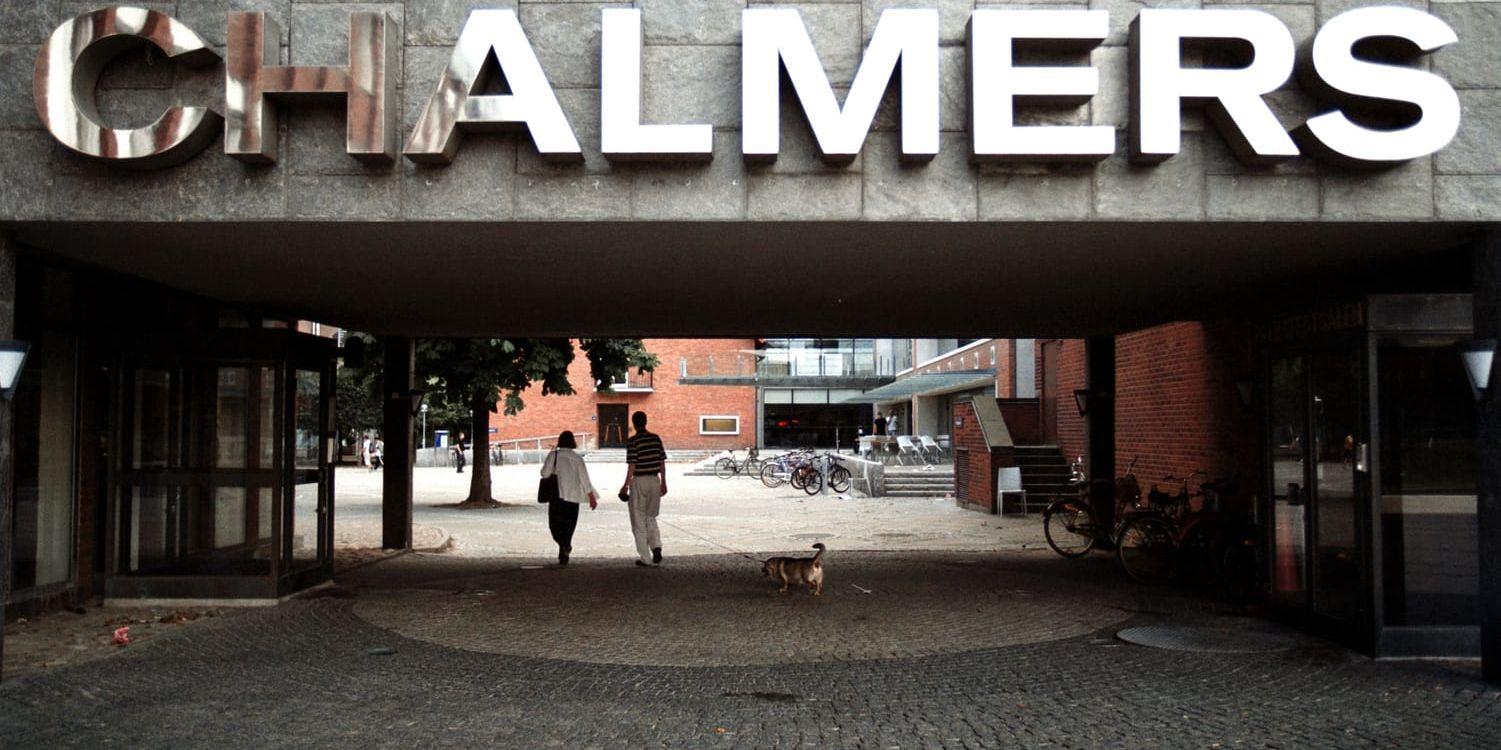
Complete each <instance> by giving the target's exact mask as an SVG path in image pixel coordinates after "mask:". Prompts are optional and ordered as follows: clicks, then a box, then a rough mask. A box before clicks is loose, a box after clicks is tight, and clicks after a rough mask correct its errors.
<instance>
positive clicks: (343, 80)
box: [33, 6, 1460, 168]
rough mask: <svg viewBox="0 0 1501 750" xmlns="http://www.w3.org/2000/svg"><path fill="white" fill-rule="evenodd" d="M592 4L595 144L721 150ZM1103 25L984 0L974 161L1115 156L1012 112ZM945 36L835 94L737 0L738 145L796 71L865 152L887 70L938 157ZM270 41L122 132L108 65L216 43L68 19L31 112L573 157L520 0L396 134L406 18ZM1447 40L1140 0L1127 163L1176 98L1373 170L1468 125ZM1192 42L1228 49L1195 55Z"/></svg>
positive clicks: (204, 134)
mask: <svg viewBox="0 0 1501 750" xmlns="http://www.w3.org/2000/svg"><path fill="white" fill-rule="evenodd" d="M600 14H601V18H600V23H601V29H602V38H601V66H600V69H601V80H600V82H599V84H600V144H599V146H600V150H601V152H602V153H603V154H604V155H605V156H606V157H608V158H610V159H613V160H646V159H674V160H692V159H700V160H707V159H709V158H710V157H711V139H712V135H713V133H712V128H711V127H710V126H709V125H704V124H685V123H643V122H642V117H641V110H642V104H641V103H642V75H641V52H642V50H641V47H642V30H641V24H642V19H641V11H640V10H637V9H633V8H605V9H603V10H601V11H600ZM1109 23H1110V17H1109V14H1108V12H1107V11H1104V10H1044V9H1030V10H1003V9H979V10H976V11H974V12H973V14H971V16H970V18H969V32H968V63H969V64H968V66H967V67H968V70H967V73H966V75H967V77H968V80H967V83H968V91H969V117H968V122H967V123H966V124H967V127H968V131H969V148H970V156H971V158H972V159H973V160H974V161H976V162H985V161H1038V162H1056V161H1086V162H1087V161H1098V160H1101V159H1104V158H1105V157H1107V156H1109V155H1110V154H1111V152H1112V151H1114V150H1115V132H1114V128H1113V127H1111V126H1108V125H1105V126H1100V125H1018V124H1017V122H1016V116H1015V115H1016V108H1017V106H1018V105H1023V106H1026V105H1036V104H1072V105H1078V104H1082V103H1084V102H1087V101H1088V100H1089V99H1090V98H1091V97H1093V96H1095V95H1096V94H1098V93H1099V86H1100V76H1099V71H1098V70H1096V69H1095V68H1093V67H1090V66H1089V65H1087V64H1078V65H1071V66H1069V65H1048V66H1043V65H1024V64H1017V63H1016V56H1017V53H1018V51H1025V50H1026V49H1028V48H1037V47H1042V46H1046V47H1051V48H1058V47H1064V48H1071V49H1074V50H1077V51H1079V52H1081V53H1082V52H1087V51H1088V50H1089V49H1091V48H1093V47H1095V46H1098V45H1099V44H1100V43H1101V42H1102V41H1103V40H1104V39H1105V37H1106V33H1107V29H1108V27H1109ZM938 29H939V26H938V11H937V10H933V9H916V8H914V9H891V10H887V11H885V12H883V13H882V14H881V16H880V18H879V21H878V22H877V24H876V26H875V30H874V32H873V34H872V35H871V38H870V43H869V45H868V46H867V47H866V49H865V54H864V57H863V59H862V60H861V63H860V66H859V69H858V71H857V73H856V75H855V77H854V80H853V82H852V84H851V85H850V87H849V92H848V94H847V95H846V96H845V97H844V101H843V103H842V104H841V103H840V101H839V99H838V97H837V96H836V95H835V93H834V89H833V87H831V85H830V83H829V79H828V77H827V75H826V74H825V71H824V68H823V66H822V64H821V63H820V62H819V57H818V52H817V50H816V49H815V48H814V45H813V42H812V40H811V38H810V37H809V34H808V30H807V28H806V27H805V26H804V24H803V20H802V17H801V15H800V14H799V13H798V12H797V11H796V10H792V9H785V8H771V7H756V8H749V9H746V10H745V11H743V14H742V17H741V72H740V76H741V79H740V87H741V103H742V107H741V118H742V119H741V136H742V137H741V143H742V150H743V153H744V157H745V158H746V159H747V160H752V161H766V160H772V159H775V158H776V157H777V153H778V151H779V150H780V143H779V140H780V129H779V123H780V121H781V118H780V113H779V107H780V105H781V93H782V92H781V87H782V77H781V76H782V72H783V71H785V72H786V74H787V79H788V80H789V81H790V82H791V86H792V89H793V93H794V94H795V96H796V99H797V100H798V102H799V103H800V105H801V107H802V110H803V112H804V113H805V114H806V116H807V122H808V125H809V127H810V128H811V129H812V132H813V135H814V137H815V139H816V141H817V143H818V147H819V149H820V151H821V152H822V154H823V156H824V158H826V159H828V160H830V161H833V162H840V161H848V160H851V159H853V158H855V156H856V155H857V154H858V153H859V152H860V149H861V147H862V145H863V144H864V142H865V139H866V136H867V134H868V133H869V131H870V128H871V123H872V121H873V120H874V118H875V115H876V110H877V107H878V106H879V103H880V101H881V98H882V97H883V96H884V95H885V93H886V90H887V88H888V86H890V85H891V84H892V81H893V80H894V79H895V80H897V81H899V84H898V86H899V91H898V92H897V94H898V96H899V100H900V102H901V114H900V127H901V153H902V156H903V158H906V159H911V160H916V161H921V160H925V159H931V158H932V157H933V156H934V155H935V154H937V152H938V147H939V62H938V61H939V31H938ZM279 38H280V33H279V30H278V28H277V25H276V22H275V21H274V20H273V19H272V18H270V17H268V16H267V15H265V14H264V13H229V14H228V18H227V34H226V52H225V60H224V63H225V71H226V72H225V107H224V110H225V111H224V114H223V115H222V116H221V115H219V114H218V113H216V112H214V111H212V110H210V109H209V108H207V107H202V106H175V107H171V108H169V109H168V110H167V111H165V112H163V113H162V115H161V117H159V118H158V119H157V120H156V121H155V122H153V123H151V124H150V125H147V126H145V127H141V128H135V129H117V128H111V127H109V126H108V125H106V124H105V123H103V122H102V121H101V118H100V116H99V113H98V110H97V108H96V106H95V101H94V96H95V95H94V89H95V84H96V83H97V80H98V77H99V74H100V72H101V71H102V70H103V68H104V66H105V65H106V64H107V63H108V62H109V61H110V60H111V59H112V58H113V57H115V56H116V55H118V54H119V53H120V52H121V51H123V50H125V49H129V48H131V47H133V46H139V45H142V44H150V45H154V46H155V47H157V48H159V49H160V50H161V51H162V52H163V53H165V54H166V55H167V56H168V57H170V58H173V59H176V60H179V61H181V62H183V63H184V64H190V65H192V64H211V63H215V62H217V60H218V55H217V53H215V52H214V51H213V50H212V49H211V48H210V47H209V46H208V45H207V44H206V43H205V42H204V40H203V39H202V37H200V36H199V35H198V34H197V33H196V32H194V31H193V30H192V29H190V28H188V27H187V26H186V25H184V24H183V23H181V22H179V21H177V20H176V19H174V18H172V17H170V16H168V15H165V14H163V13H160V12H157V11H153V10H147V9H143V8H134V7H111V8H105V9H103V10H97V11H94V12H91V13H86V14H83V15H81V16H78V17H76V18H74V19H72V20H69V21H67V22H65V23H63V24H62V25H61V26H59V27H58V28H57V29H56V30H55V31H54V32H53V33H52V35H51V38H50V39H49V41H48V42H47V43H46V44H45V45H44V46H43V47H42V49H41V52H40V54H39V55H38V56H37V63H36V73H35V79H34V84H33V85H34V95H35V98H36V107H37V112H38V113H39V114H40V116H41V119H42V121H43V123H45V125H46V127H47V129H48V130H49V131H50V132H51V133H52V135H53V136H55V137H56V138H57V139H58V140H59V141H61V142H62V143H63V144H64V145H66V146H67V147H68V148H70V149H72V150H74V151H77V152H79V153H81V154H86V155H88V156H91V157H95V158H98V159H102V160H106V161H109V162H112V163H118V164H122V165H129V166H135V167H141V168H154V167H161V166H168V165H171V164H175V163H179V162H181V161H183V160H186V159H188V158H190V157H192V156H193V155H194V154H196V153H198V152H199V151H201V150H203V149H204V148H205V147H207V146H208V144H210V143H212V142H213V140H214V139H215V137H216V136H217V135H218V132H219V129H220V128H222V129H223V133H224V150H225V152H226V153H228V154H229V155H230V156H233V157H235V158H237V159H241V160H244V161H246V162H251V163H259V164H267V163H274V162H275V161H276V155H277V138H278V129H277V126H276V116H277V107H278V105H279V103H288V102H295V101H297V100H298V99H302V98H306V97H342V98H343V99H344V101H345V103H346V105H347V113H346V131H347V133H346V149H347V151H348V153H349V155H350V156H351V157H353V158H356V159H361V160H364V161H368V162H373V163H376V164H389V163H391V162H393V161H394V160H395V159H396V158H397V155H398V153H401V154H404V155H405V156H406V157H407V158H408V159H411V160H412V161H414V162H420V163H426V164H446V163H448V162H450V161H452V160H453V158H454V157H455V155H456V153H457V152H458V149H459V145H460V139H461V138H462V136H463V134H464V133H465V132H466V131H479V130H488V129H495V128H501V127H518V128H524V129H525V130H526V131H527V133H529V134H530V136H531V139H532V141H533V142H534V143H535V144H536V147H537V151H538V152H539V153H540V154H542V155H543V156H545V157H547V158H550V159H558V160H570V159H572V160H576V159H580V158H582V149H581V148H580V146H579V142H578V138H577V137H576V136H575V134H574V129H573V126H572V125H571V124H570V123H569V121H568V117H567V115H565V114H564V112H563V110H562V108H561V107H560V106H559V105H558V99H557V97H556V96H555V95H554V92H553V89H552V86H551V84H550V83H549V82H548V79H547V75H546V72H545V71H544V70H543V69H542V66H541V65H540V64H539V62H538V60H537V55H536V54H535V52H534V51H533V49H532V46H531V43H530V41H529V40H528V39H527V35H526V30H525V29H523V28H522V26H521V23H520V21H519V20H518V19H517V17H516V13H515V12H514V11H510V10H475V11H473V12H471V13H470V14H469V17H468V19H467V21H466V22H465V24H464V26H463V29H462V30H461V32H460V34H459V37H458V43H457V44H456V45H455V46H454V49H453V53H452V55H451V57H450V58H449V61H448V64H447V67H446V68H445V69H444V71H443V73H442V75H441V77H440V78H439V81H438V85H437V87H436V89H435V90H434V91H433V92H432V93H431V95H430V96H429V97H428V99H427V103H426V105H425V106H424V107H423V108H422V114H421V116H420V117H419V118H418V120H417V122H416V125H415V127H414V128H413V131H412V132H411V133H410V134H408V135H407V136H406V138H405V143H404V144H402V142H401V141H402V137H401V136H402V134H401V133H400V132H399V128H398V126H397V124H396V111H397V109H399V107H398V106H397V104H396V102H395V92H396V81H395V76H394V72H395V70H396V69H397V68H399V65H398V62H397V61H398V60H399V59H400V58H399V55H398V52H399V42H398V39H399V38H400V35H399V31H398V29H397V24H396V22H395V20H393V19H392V18H391V17H390V16H388V15H386V14H384V13H368V12H360V13H351V14H350V16H349V59H348V63H347V65H336V66H320V67H300V66H289V65H282V64H281V59H280V52H281V51H280V47H279V45H278V39H279ZM1456 40H1457V38H1456V36H1455V34H1454V31H1453V29H1451V28H1450V27H1449V26H1448V25H1447V24H1446V23H1444V22H1443V21H1442V20H1440V19H1438V18H1436V17H1434V16H1432V15H1429V14H1428V13H1424V12H1422V11H1418V10H1413V9H1410V8H1401V7H1385V6H1379V7H1365V8H1357V9H1354V10H1350V11H1346V12H1344V13H1341V14H1339V15H1337V16H1335V17H1333V18H1331V19H1329V20H1328V21H1327V22H1326V23H1325V24H1324V25H1323V26H1322V27H1320V28H1319V30H1318V32H1317V33H1316V35H1315V36H1314V37H1313V39H1312V40H1311V41H1310V42H1309V43H1308V44H1307V45H1306V46H1305V47H1304V48H1303V49H1302V50H1299V49H1296V48H1295V45H1294V43H1293V38H1292V34H1291V33H1290V32H1289V31H1288V29H1287V27H1286V26H1285V25H1283V23H1282V22H1281V21H1279V20H1278V19H1277V18H1275V17H1274V16H1272V15H1270V14H1268V13H1265V12H1262V11H1259V10H1248V9H1206V10H1165V9H1145V10H1141V11H1140V12H1139V13H1138V14H1137V15H1136V17H1135V19H1133V20H1132V22H1131V36H1130V60H1131V74H1130V87H1131V90H1130V101H1131V119H1130V123H1129V142H1130V151H1131V153H1130V156H1131V158H1132V159H1133V160H1135V161H1138V162H1146V163H1150V162H1157V161H1161V160H1164V159H1169V158H1171V157H1173V156H1174V155H1175V154H1177V153H1178V150H1179V137H1180V131H1181V129H1182V128H1181V121H1180V118H1181V116H1182V111H1183V106H1184V105H1185V104H1197V105H1202V106H1203V107H1205V109H1206V110H1207V112H1208V114H1209V115H1210V119H1211V121H1212V122H1213V123H1214V124H1215V126H1216V127H1217V128H1218V129H1219V131H1220V132H1221V134H1223V136H1224V137H1225V139H1226V140H1227V141H1228V142H1229V143H1230V145H1231V147H1232V148H1233V149H1234V151H1235V153H1236V155H1237V156H1238V157H1239V158H1240V159H1242V160H1243V161H1245V162H1247V163H1250V164H1264V163H1268V162H1275V161H1278V160H1283V159H1289V158H1293V157H1296V156H1299V155H1300V154H1304V153H1306V154H1309V155H1312V156H1314V157H1316V158H1319V159H1323V160H1328V161H1333V162H1336V163H1341V164H1347V165H1356V166H1383V165H1392V164H1397V163H1401V162H1404V161H1408V160H1411V159H1416V158H1419V157H1422V156H1426V155H1428V154H1432V153H1434V152H1436V151H1438V150H1439V149H1442V148H1443V147H1444V146H1445V145H1447V144H1448V143H1449V141H1450V140H1451V139H1452V138H1453V137H1454V134H1455V133H1456V131H1457V130H1458V128H1459V116H1460V114H1459V99H1458V97H1457V96H1456V94H1455V92H1454V89H1453V88H1452V87H1451V86H1450V85H1449V84H1448V82H1446V81H1445V80H1444V79H1443V78H1441V77H1439V76H1437V75H1434V74H1433V73H1430V72H1427V71H1425V70H1423V69H1421V68H1420V66H1419V64H1418V63H1419V58H1420V57H1421V56H1422V55H1426V54H1428V53H1431V52H1433V51H1435V50H1438V49H1441V48H1443V47H1445V46H1447V45H1450V44H1453V43H1454V42H1455V41H1456ZM1185 45H1193V46H1196V47H1198V48H1200V49H1204V50H1206V51H1207V52H1208V53H1209V55H1210V56H1211V57H1212V58H1214V59H1219V58H1224V59H1228V60H1231V61H1232V64H1230V65H1226V66H1224V67H1211V66H1206V65H1197V66H1194V65H1187V64H1185V61H1184V59H1183V58H1184V55H1183V49H1184V48H1185ZM492 57H493V59H494V61H495V62H496V63H498V65H499V67H500V71H501V73H502V74H503V75H504V77H505V81H506V83H507V84H508V91H507V92H506V93H503V94H494V93H485V90H484V89H483V87H482V85H481V84H482V81H481V78H482V74H483V72H484V71H483V69H484V68H485V66H486V65H487V63H488V62H489V61H490V59H491V58H492ZM898 71H900V75H899V76H898V75H897V73H898ZM1295 74H1296V75H1297V77H1298V80H1299V83H1300V85H1301V86H1302V87H1303V88H1304V89H1305V90H1306V91H1307V92H1308V93H1309V94H1311V95H1312V96H1314V97H1315V98H1316V99H1317V100H1318V101H1319V103H1320V104H1321V107H1322V111H1321V113H1320V114H1318V115H1316V116H1314V117H1312V118H1309V119H1308V120H1307V121H1306V122H1304V123H1303V124H1302V125H1300V126H1298V127H1297V128H1295V129H1294V130H1293V131H1292V132H1288V131H1287V130H1286V129H1285V128H1284V127H1283V126H1282V125H1281V123H1280V122H1279V121H1278V119H1277V117H1276V116H1275V115H1274V114H1273V112H1272V110H1271V108H1270V107H1269V106H1268V105H1267V102H1266V100H1265V98H1264V97H1265V95H1266V94H1268V93H1270V92H1272V91H1274V90H1276V89H1278V88H1280V87H1282V86H1283V85H1285V84H1286V83H1287V81H1288V80H1289V79H1290V78H1292V77H1293V76H1294V75H1295ZM658 85H666V86H671V82H661V83H659V84H658ZM1373 123H1377V125H1373Z"/></svg>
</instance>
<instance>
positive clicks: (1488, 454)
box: [1475, 228, 1501, 685]
mask: <svg viewBox="0 0 1501 750" xmlns="http://www.w3.org/2000/svg"><path fill="white" fill-rule="evenodd" d="M1475 338H1477V339H1495V338H1501V228H1492V229H1490V230H1489V231H1487V232H1486V233H1485V234H1484V235H1482V237H1481V238H1480V241H1479V242H1478V243H1477V245H1476V248H1475ZM1494 375H1495V373H1494V371H1493V372H1492V378H1491V383H1490V387H1489V388H1488V389H1486V392H1485V396H1484V397H1483V398H1481V400H1480V401H1479V403H1478V404H1477V405H1476V408H1477V409H1478V414H1477V420H1476V432H1475V442H1476V450H1477V453H1478V455H1477V459H1478V461H1477V463H1478V464H1479V470H1480V476H1479V486H1478V489H1479V492H1478V495H1479V497H1478V498H1477V500H1478V502H1477V503H1476V522H1477V523H1478V524H1479V528H1478V537H1479V542H1480V544H1479V547H1480V656H1481V672H1482V674H1483V676H1484V677H1485V680H1486V682H1489V683H1491V684H1492V685H1501V394H1497V392H1496V391H1497V390H1501V380H1498V379H1497V378H1496V377H1495V376H1494Z"/></svg>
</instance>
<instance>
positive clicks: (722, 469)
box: [714, 448, 764, 479]
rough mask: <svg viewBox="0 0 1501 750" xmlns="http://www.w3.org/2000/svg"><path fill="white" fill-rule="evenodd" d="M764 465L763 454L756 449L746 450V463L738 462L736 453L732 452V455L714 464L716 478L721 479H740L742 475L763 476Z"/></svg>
mask: <svg viewBox="0 0 1501 750" xmlns="http://www.w3.org/2000/svg"><path fill="white" fill-rule="evenodd" d="M763 465H764V463H763V462H762V461H761V454H760V452H759V451H757V450H756V449H755V448H747V449H746V456H745V460H744V461H740V460H737V459H736V458H735V452H734V451H730V455H728V456H725V457H724V458H721V459H719V460H718V461H715V462H714V476H716V477H719V478H720V479H729V478H730V477H738V476H740V475H741V474H744V475H746V476H752V477H758V476H761V468H762V466H763Z"/></svg>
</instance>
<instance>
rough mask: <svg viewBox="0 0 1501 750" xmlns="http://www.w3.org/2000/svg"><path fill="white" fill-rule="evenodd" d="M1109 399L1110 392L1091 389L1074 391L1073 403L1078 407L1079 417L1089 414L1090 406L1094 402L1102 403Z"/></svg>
mask: <svg viewBox="0 0 1501 750" xmlns="http://www.w3.org/2000/svg"><path fill="white" fill-rule="evenodd" d="M1109 400H1110V394H1109V393H1107V392H1105V391H1101V390H1093V389H1084V390H1078V391H1074V405H1075V406H1077V407H1079V416H1081V417H1083V416H1086V415H1088V414H1089V409H1090V407H1091V406H1093V405H1095V404H1101V405H1103V404H1104V403H1105V402H1106V401H1109Z"/></svg>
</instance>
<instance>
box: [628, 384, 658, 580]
mask: <svg viewBox="0 0 1501 750" xmlns="http://www.w3.org/2000/svg"><path fill="white" fill-rule="evenodd" d="M631 425H632V426H634V427H635V428H636V433H635V434H634V435H631V439H630V440H627V441H626V443H625V463H626V468H625V483H624V484H623V485H621V487H620V495H621V497H628V498H629V499H628V500H627V502H629V503H630V511H631V513H630V515H631V536H633V537H635V539H636V558H637V559H636V564H637V565H640V566H642V567H650V566H654V565H661V564H662V532H661V530H660V529H658V528H657V513H658V512H659V511H660V510H661V509H662V497H663V496H664V495H666V494H667V451H666V450H665V449H663V447H662V438H660V437H657V435H656V434H655V433H651V432H647V430H646V412H644V411H638V412H636V413H635V414H632V415H631Z"/></svg>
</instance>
